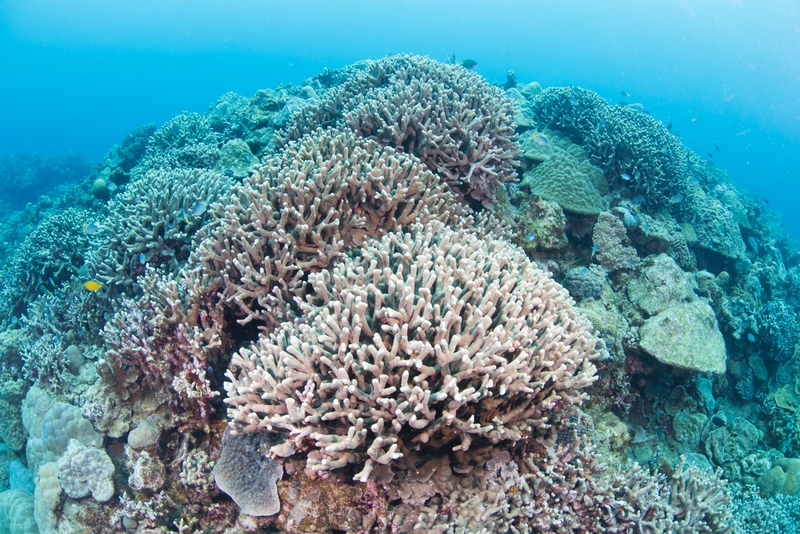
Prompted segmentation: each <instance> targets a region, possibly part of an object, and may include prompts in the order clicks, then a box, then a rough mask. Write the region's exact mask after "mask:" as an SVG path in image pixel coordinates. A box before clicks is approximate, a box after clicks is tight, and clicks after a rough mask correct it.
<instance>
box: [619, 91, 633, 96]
mask: <svg viewBox="0 0 800 534" xmlns="http://www.w3.org/2000/svg"><path fill="white" fill-rule="evenodd" d="M620 94H621V95H622V96H624V97H625V98H628V97H629V96H631V94H630V93H629V92H628V91H622V92H621V93H620Z"/></svg>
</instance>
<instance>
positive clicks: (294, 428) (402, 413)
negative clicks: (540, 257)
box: [225, 222, 595, 481]
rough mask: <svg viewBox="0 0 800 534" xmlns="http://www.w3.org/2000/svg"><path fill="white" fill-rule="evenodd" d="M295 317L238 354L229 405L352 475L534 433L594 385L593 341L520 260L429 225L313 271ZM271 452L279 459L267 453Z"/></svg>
mask: <svg viewBox="0 0 800 534" xmlns="http://www.w3.org/2000/svg"><path fill="white" fill-rule="evenodd" d="M309 285H310V286H311V287H312V289H313V294H312V295H309V297H308V298H307V302H305V303H302V310H303V312H304V313H305V316H304V318H303V319H302V320H300V319H298V320H296V321H294V322H290V323H284V324H283V325H282V326H281V327H280V329H278V330H277V331H275V332H274V333H273V334H271V335H269V336H266V335H262V336H261V337H260V339H259V341H258V342H257V343H255V344H253V345H252V346H251V347H250V348H249V349H243V350H241V351H240V352H239V353H237V354H235V355H234V357H233V360H232V363H231V368H230V369H229V372H228V378H229V380H230V381H229V382H226V384H225V389H226V391H227V392H228V398H227V399H226V402H227V403H228V404H230V405H231V408H230V409H229V414H230V416H231V418H232V419H233V422H234V424H235V425H236V426H237V427H238V428H240V429H242V430H243V431H245V432H254V431H261V430H268V431H271V432H278V433H283V434H286V435H287V436H288V438H289V440H288V441H287V442H286V443H285V444H283V445H281V446H279V447H273V452H275V453H277V454H281V455H287V456H288V455H290V454H292V453H293V452H294V450H295V449H298V450H301V451H304V452H307V458H308V459H307V464H308V466H309V467H310V468H311V469H312V470H315V471H327V470H331V469H337V468H342V467H345V466H347V465H348V464H357V465H358V466H360V467H361V468H362V469H361V471H360V473H358V474H357V475H356V477H355V478H356V479H357V480H360V481H366V480H367V478H368V477H369V474H370V472H371V471H372V469H373V468H375V467H376V466H377V465H380V464H384V465H387V464H391V463H392V462H393V461H394V460H397V459H398V458H401V457H402V456H403V455H404V454H406V453H407V452H408V451H421V450H426V451H432V450H438V449H439V448H444V449H445V450H447V449H450V450H454V451H466V450H468V449H469V448H470V444H471V443H472V441H473V440H479V441H480V442H482V443H484V444H485V443H493V444H496V443H499V442H501V441H504V440H509V441H511V442H514V441H517V440H519V439H521V438H522V437H524V436H526V435H530V434H532V433H536V432H542V431H544V430H546V429H547V428H549V427H550V425H551V424H552V423H553V422H554V421H555V422H557V421H558V419H559V417H560V416H559V415H558V414H560V413H562V412H565V411H567V410H569V409H570V407H572V406H574V405H576V404H579V403H580V402H581V401H582V399H583V396H584V394H583V393H582V389H583V388H584V387H586V386H588V385H589V384H591V383H592V382H593V381H594V379H595V378H594V374H595V367H594V365H593V364H592V363H591V360H592V358H594V356H595V350H594V343H595V340H594V338H593V337H592V336H591V334H590V333H589V330H588V329H587V326H586V324H585V322H584V320H583V319H582V318H581V316H579V315H578V314H577V312H576V311H575V309H574V308H573V307H572V304H571V303H572V301H571V299H570V298H569V296H568V294H567V292H566V291H565V290H564V289H563V288H562V287H561V286H559V285H558V284H557V283H556V282H554V281H553V280H552V278H551V277H550V275H548V274H546V273H544V272H543V271H541V270H539V269H538V268H537V267H536V266H535V265H534V264H532V263H530V261H529V260H528V259H527V258H526V257H525V255H524V254H523V253H522V251H521V250H519V249H518V248H516V247H515V246H513V245H510V244H508V243H506V242H505V241H502V240H483V239H480V238H478V237H476V236H475V235H473V234H471V233H470V232H468V231H466V230H457V231H454V230H452V229H449V228H447V227H445V226H444V225H442V224H441V223H440V222H434V223H431V224H429V225H427V226H422V225H421V224H415V225H412V227H411V229H410V231H408V232H396V233H391V234H389V235H387V236H385V237H383V238H382V239H373V240H370V241H368V242H367V243H365V244H364V245H363V246H362V249H361V251H360V252H358V253H356V254H353V255H352V257H346V258H345V259H344V260H343V261H342V262H341V263H339V264H337V265H336V266H335V267H333V268H332V269H330V270H325V271H322V272H320V273H317V274H312V275H311V276H310V277H309ZM276 449H277V450H276Z"/></svg>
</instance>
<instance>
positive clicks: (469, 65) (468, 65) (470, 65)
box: [461, 59, 478, 70]
mask: <svg viewBox="0 0 800 534" xmlns="http://www.w3.org/2000/svg"><path fill="white" fill-rule="evenodd" d="M461 66H462V67H464V68H465V69H467V70H472V69H474V68H477V67H478V62H477V61H475V60H474V59H465V60H464V61H462V62H461Z"/></svg>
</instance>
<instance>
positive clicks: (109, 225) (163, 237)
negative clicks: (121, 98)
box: [87, 169, 233, 296]
mask: <svg viewBox="0 0 800 534" xmlns="http://www.w3.org/2000/svg"><path fill="white" fill-rule="evenodd" d="M232 186H233V180H231V179H230V178H228V177H226V176H224V175H222V174H219V173H217V172H214V171H202V170H187V169H177V170H151V171H147V172H144V173H142V174H141V175H140V176H138V178H137V179H136V180H134V181H133V182H132V183H130V184H129V185H128V186H127V187H126V188H125V191H123V192H122V193H120V194H119V195H117V196H116V197H115V198H114V200H112V201H111V202H110V203H109V205H108V212H107V215H106V216H105V217H104V218H103V219H102V220H100V221H99V222H98V223H96V225H97V228H98V230H97V236H96V237H97V239H95V240H94V242H93V244H92V248H91V251H90V252H89V255H88V266H87V268H88V270H89V272H90V273H91V274H92V276H94V277H95V278H96V279H97V280H98V281H99V282H101V283H102V284H103V285H104V286H105V288H104V291H105V292H107V294H108V295H109V296H114V295H118V294H120V293H123V294H130V293H131V292H132V291H133V290H134V285H133V283H134V282H135V281H136V279H137V278H138V277H139V276H141V275H142V273H144V271H145V269H146V268H147V267H148V266H152V267H156V268H164V269H165V270H166V271H167V272H177V271H178V270H179V268H180V267H181V266H182V265H183V263H184V262H185V261H186V260H187V258H188V257H189V253H190V251H191V250H192V249H193V247H192V240H193V239H194V236H195V235H196V234H197V233H198V231H200V230H201V229H202V228H203V226H204V225H205V224H207V223H208V222H209V220H212V217H211V214H210V212H209V210H208V206H209V205H210V204H211V203H212V202H217V201H219V200H220V198H221V197H223V196H224V195H226V194H227V192H228V190H229V189H230V188H231V187H232Z"/></svg>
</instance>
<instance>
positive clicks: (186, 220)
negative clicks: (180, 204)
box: [178, 208, 192, 224]
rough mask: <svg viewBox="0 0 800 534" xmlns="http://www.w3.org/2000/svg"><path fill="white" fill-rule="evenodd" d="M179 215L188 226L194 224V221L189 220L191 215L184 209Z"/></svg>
mask: <svg viewBox="0 0 800 534" xmlns="http://www.w3.org/2000/svg"><path fill="white" fill-rule="evenodd" d="M178 215H180V216H181V219H183V220H184V222H185V223H186V224H192V221H190V220H189V215H188V214H187V213H186V210H184V209H183V208H181V211H179V212H178Z"/></svg>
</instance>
